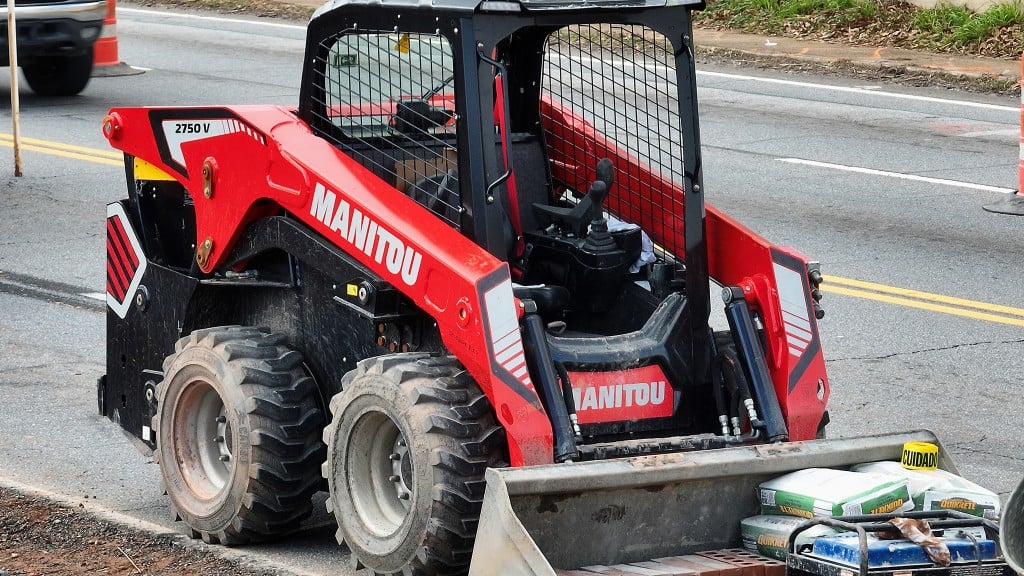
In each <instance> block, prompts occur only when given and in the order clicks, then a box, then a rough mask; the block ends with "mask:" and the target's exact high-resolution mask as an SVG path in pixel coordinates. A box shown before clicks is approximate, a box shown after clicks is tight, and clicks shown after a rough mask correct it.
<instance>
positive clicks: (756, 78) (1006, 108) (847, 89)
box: [697, 70, 1020, 113]
mask: <svg viewBox="0 0 1024 576" xmlns="http://www.w3.org/2000/svg"><path fill="white" fill-rule="evenodd" d="M697 76H709V77H712V78H728V79H730V80H744V81H749V82H764V83H766V84H780V85H783V86H797V87H800V88H815V89H818V90H832V91H833V92H846V93H848V94H864V95H866V96H884V97H886V98H896V99H900V100H914V101H917V102H930V103H932V104H949V105H953V106H966V107H968V108H981V109H983V110H999V111H1001V112H1016V113H1020V108H1018V107H1016V106H1000V105H998V104H986V103H984V102H968V101H966V100H947V99H945V98H935V97H932V96H917V95H914V94H899V93H896V92H882V91H879V90H865V89H863V88H852V87H849V86H833V85H831V84H815V83H813V82H797V81H795V80H782V79H780V78H762V77H760V76H747V75H744V74H728V73H726V72H709V71H706V70H698V71H697Z"/></svg>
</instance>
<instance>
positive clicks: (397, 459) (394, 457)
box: [389, 452, 402, 462]
mask: <svg viewBox="0 0 1024 576" xmlns="http://www.w3.org/2000/svg"><path fill="white" fill-rule="evenodd" d="M389 458H391V459H392V460H394V461H395V462H398V461H399V460H401V459H402V456H401V455H399V454H398V453H397V452H396V453H394V454H392V455H391V456H389Z"/></svg>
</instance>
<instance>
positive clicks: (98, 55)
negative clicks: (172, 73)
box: [92, 0, 144, 78]
mask: <svg viewBox="0 0 1024 576" xmlns="http://www.w3.org/2000/svg"><path fill="white" fill-rule="evenodd" d="M114 4H115V2H114V0H107V15H106V17H105V18H104V19H103V31H102V32H100V37H99V40H97V41H96V44H95V45H94V46H93V68H92V76H93V78H96V77H103V76H129V75H131V74H142V73H143V72H144V71H143V70H139V69H137V68H132V67H131V66H129V65H127V64H125V63H124V62H121V59H120V58H119V57H118V55H117V13H116V12H115V10H114Z"/></svg>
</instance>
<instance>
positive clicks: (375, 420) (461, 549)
mask: <svg viewBox="0 0 1024 576" xmlns="http://www.w3.org/2000/svg"><path fill="white" fill-rule="evenodd" d="M331 412H332V414H333V415H334V417H333V420H332V422H331V424H329V425H328V426H327V428H326V429H325V430H324V442H325V443H326V444H327V447H328V448H327V453H328V458H327V462H326V463H325V464H324V467H323V471H324V477H326V478H327V481H328V486H329V488H330V497H329V498H328V500H327V508H328V511H329V512H331V513H333V514H334V517H335V519H336V520H337V522H338V532H337V539H338V542H339V543H344V544H347V545H348V548H349V550H351V552H352V558H353V568H356V569H360V568H364V567H365V568H369V569H370V570H371V571H373V572H375V573H377V574H404V575H405V576H436V575H441V574H444V575H449V574H464V573H465V572H466V571H467V570H468V567H469V561H470V557H471V556H472V551H473V540H474V537H475V535H476V526H477V521H478V519H479V516H480V505H481V503H482V501H483V494H484V471H485V470H486V469H487V468H489V467H497V466H504V465H506V461H507V448H506V445H505V442H506V441H505V432H504V430H503V429H502V428H501V427H500V426H499V425H498V423H497V421H496V419H495V416H494V411H493V410H492V408H491V405H490V402H488V400H487V397H486V396H484V395H483V393H482V392H481V391H480V389H479V388H478V387H477V385H476V383H475V382H474V381H473V380H472V378H471V377H470V376H469V374H468V373H467V372H466V371H465V369H463V368H462V366H460V365H459V364H458V362H457V361H456V360H455V359H454V358H450V357H437V356H427V355H424V354H394V355H390V356H383V357H380V358H371V359H369V360H364V361H362V362H360V363H359V365H358V367H357V368H356V369H355V370H353V371H352V372H349V373H348V374H347V375H346V376H345V378H344V380H343V382H342V392H340V393H339V394H337V395H336V396H335V397H334V398H333V399H332V400H331Z"/></svg>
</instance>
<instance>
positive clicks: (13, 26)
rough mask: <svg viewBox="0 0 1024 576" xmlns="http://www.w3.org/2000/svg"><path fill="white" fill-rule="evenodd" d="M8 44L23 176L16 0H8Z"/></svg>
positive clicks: (17, 150)
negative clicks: (15, 18)
mask: <svg viewBox="0 0 1024 576" xmlns="http://www.w3.org/2000/svg"><path fill="white" fill-rule="evenodd" d="M7 46H8V48H9V51H10V52H9V54H8V56H9V57H10V64H11V123H12V124H13V127H12V134H13V136H14V175H15V176H21V134H20V132H21V130H20V129H19V125H20V124H21V104H20V102H19V101H18V26H17V22H15V21H14V0H7Z"/></svg>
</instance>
